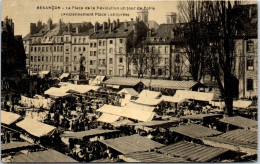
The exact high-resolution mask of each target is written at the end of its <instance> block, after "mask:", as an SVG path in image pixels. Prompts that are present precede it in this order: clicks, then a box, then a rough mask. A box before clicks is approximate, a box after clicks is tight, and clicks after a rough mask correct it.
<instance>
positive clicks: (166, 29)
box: [155, 24, 176, 37]
mask: <svg viewBox="0 0 260 164" xmlns="http://www.w3.org/2000/svg"><path fill="white" fill-rule="evenodd" d="M175 27H176V24H160V26H159V28H158V29H157V30H156V34H155V37H169V36H170V34H171V31H172V30H173V29H174V28H175Z"/></svg>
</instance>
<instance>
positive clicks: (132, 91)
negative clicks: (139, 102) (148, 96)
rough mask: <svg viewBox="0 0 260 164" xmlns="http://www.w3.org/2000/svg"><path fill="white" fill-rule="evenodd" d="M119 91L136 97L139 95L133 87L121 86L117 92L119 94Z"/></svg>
mask: <svg viewBox="0 0 260 164" xmlns="http://www.w3.org/2000/svg"><path fill="white" fill-rule="evenodd" d="M120 93H125V94H129V95H131V96H135V97H137V96H138V95H139V93H138V92H136V91H135V90H134V89H133V88H123V89H122V90H121V91H119V92H118V94H120Z"/></svg>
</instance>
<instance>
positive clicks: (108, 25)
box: [107, 18, 110, 27]
mask: <svg viewBox="0 0 260 164" xmlns="http://www.w3.org/2000/svg"><path fill="white" fill-rule="evenodd" d="M107 22H108V26H109V27H110V18H108V21H107Z"/></svg>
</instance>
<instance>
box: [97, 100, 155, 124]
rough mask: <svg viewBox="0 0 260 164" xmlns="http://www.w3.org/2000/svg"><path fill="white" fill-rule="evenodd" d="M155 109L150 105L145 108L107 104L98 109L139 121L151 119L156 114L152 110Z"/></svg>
mask: <svg viewBox="0 0 260 164" xmlns="http://www.w3.org/2000/svg"><path fill="white" fill-rule="evenodd" d="M143 108H145V107H143ZM153 109H154V108H152V109H151V107H148V106H147V107H146V108H145V109H142V108H136V107H135V108H134V107H131V106H124V107H118V106H113V105H107V104H105V105H103V106H102V107H101V108H99V109H98V110H96V111H97V112H101V113H108V114H112V115H116V116H122V117H126V118H131V119H135V120H139V121H151V120H152V119H153V117H154V115H155V113H154V112H152V111H151V110H153Z"/></svg>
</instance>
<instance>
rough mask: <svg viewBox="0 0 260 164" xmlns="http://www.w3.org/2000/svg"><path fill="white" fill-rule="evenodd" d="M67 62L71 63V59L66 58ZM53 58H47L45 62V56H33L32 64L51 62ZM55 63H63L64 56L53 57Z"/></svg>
mask: <svg viewBox="0 0 260 164" xmlns="http://www.w3.org/2000/svg"><path fill="white" fill-rule="evenodd" d="M65 59H66V62H69V57H66V58H65ZM51 60H52V58H51V57H48V56H46V57H45V60H44V56H31V61H32V62H51ZM53 62H63V56H53Z"/></svg>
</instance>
